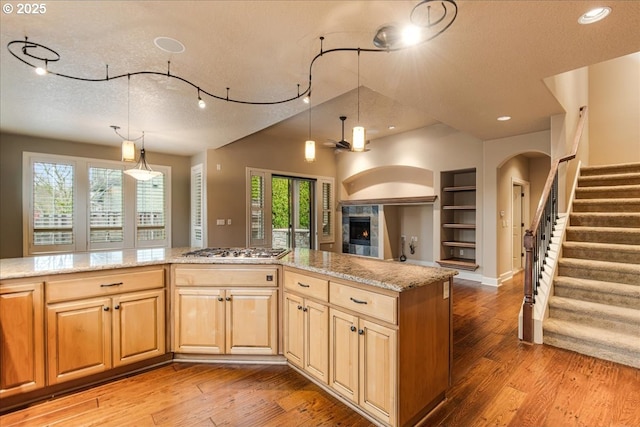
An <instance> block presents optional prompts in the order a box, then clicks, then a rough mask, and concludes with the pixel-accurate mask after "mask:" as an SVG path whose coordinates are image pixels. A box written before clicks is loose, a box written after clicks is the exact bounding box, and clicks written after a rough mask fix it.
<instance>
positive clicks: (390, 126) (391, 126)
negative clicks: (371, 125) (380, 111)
mask: <svg viewBox="0 0 640 427" xmlns="http://www.w3.org/2000/svg"><path fill="white" fill-rule="evenodd" d="M395 128H396V127H395V126H394V125H389V127H388V128H387V129H389V130H394V129H395Z"/></svg>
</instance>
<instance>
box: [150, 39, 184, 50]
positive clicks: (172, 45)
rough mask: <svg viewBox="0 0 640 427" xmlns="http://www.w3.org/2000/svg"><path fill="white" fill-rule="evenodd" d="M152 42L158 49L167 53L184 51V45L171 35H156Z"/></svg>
mask: <svg viewBox="0 0 640 427" xmlns="http://www.w3.org/2000/svg"><path fill="white" fill-rule="evenodd" d="M153 44H155V45H156V47H157V48H158V49H160V50H164V51H165V52H169V53H182V52H184V51H185V47H184V45H183V44H182V43H180V42H179V41H178V40H176V39H172V38H171V37H156V38H155V39H153Z"/></svg>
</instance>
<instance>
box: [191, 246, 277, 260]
mask: <svg viewBox="0 0 640 427" xmlns="http://www.w3.org/2000/svg"><path fill="white" fill-rule="evenodd" d="M287 253H289V250H288V249H282V248H204V249H197V250H194V251H190V252H185V253H184V254H182V256H183V257H194V258H195V257H206V258H227V257H228V258H271V259H278V258H281V257H283V256H284V255H286V254H287Z"/></svg>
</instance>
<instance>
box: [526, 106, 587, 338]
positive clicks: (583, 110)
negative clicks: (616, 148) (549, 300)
mask: <svg viewBox="0 0 640 427" xmlns="http://www.w3.org/2000/svg"><path fill="white" fill-rule="evenodd" d="M587 114H588V107H587V106H586V105H583V106H582V107H580V119H579V121H578V125H577V127H576V133H575V135H574V138H573V146H572V148H571V152H570V153H569V154H567V155H566V156H563V157H560V158H558V159H556V160H554V161H553V162H552V164H551V169H550V170H549V175H548V176H547V181H546V182H545V185H544V189H543V191H542V195H541V196H540V202H539V203H538V208H537V210H536V213H535V215H534V217H533V221H532V222H531V227H529V229H527V230H526V231H525V236H524V248H525V268H524V301H523V303H522V340H523V341H525V342H528V343H533V307H534V304H535V296H534V294H535V289H534V279H533V274H534V265H533V264H534V257H535V255H534V253H533V252H534V248H535V246H536V243H535V242H536V238H537V237H538V236H537V235H536V233H537V230H538V229H539V227H540V224H541V221H542V219H543V215H544V213H545V209H546V207H547V204H548V201H549V197H550V196H551V193H552V190H553V187H554V183H555V182H556V179H557V175H558V168H559V166H560V163H563V162H567V161H569V160H572V159H574V158H575V157H576V154H577V152H578V146H579V144H580V140H581V139H582V133H583V130H584V125H585V122H586V120H587Z"/></svg>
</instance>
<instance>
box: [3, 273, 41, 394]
mask: <svg viewBox="0 0 640 427" xmlns="http://www.w3.org/2000/svg"><path fill="white" fill-rule="evenodd" d="M42 304H43V299H42V283H34V284H24V285H7V286H4V285H3V286H2V287H1V288H0V397H7V396H11V395H14V394H18V393H24V392H27V391H31V390H35V389H37V388H40V387H43V386H44V321H43V319H42V316H43V306H42Z"/></svg>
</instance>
